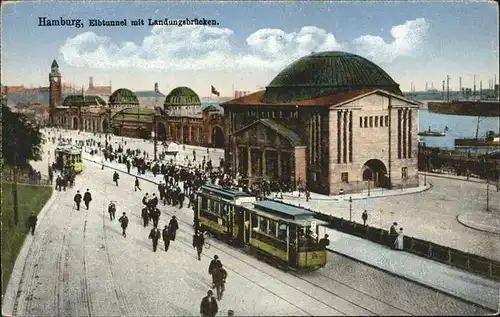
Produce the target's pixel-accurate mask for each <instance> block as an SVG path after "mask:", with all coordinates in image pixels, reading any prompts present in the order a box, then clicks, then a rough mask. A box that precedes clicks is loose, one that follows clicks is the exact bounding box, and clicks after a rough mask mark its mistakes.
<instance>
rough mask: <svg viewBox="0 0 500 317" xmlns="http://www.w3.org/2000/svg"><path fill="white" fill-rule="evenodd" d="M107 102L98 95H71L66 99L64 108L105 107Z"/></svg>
mask: <svg viewBox="0 0 500 317" xmlns="http://www.w3.org/2000/svg"><path fill="white" fill-rule="evenodd" d="M105 105H106V101H104V100H103V99H102V98H101V97H99V96H96V95H70V96H68V97H66V98H64V101H63V106H64V107H88V106H105Z"/></svg>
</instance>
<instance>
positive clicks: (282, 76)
mask: <svg viewBox="0 0 500 317" xmlns="http://www.w3.org/2000/svg"><path fill="white" fill-rule="evenodd" d="M369 88H374V89H384V90H387V91H390V92H392V93H395V94H398V95H402V92H401V90H400V89H399V85H398V84H397V83H396V82H395V81H394V80H393V79H392V78H391V76H389V75H388V74H387V73H386V72H385V71H384V70H383V69H382V68H380V67H379V66H377V65H376V64H374V63H373V62H371V61H369V60H367V59H366V58H363V57H361V56H358V55H355V54H350V53H345V52H321V53H313V54H310V55H307V56H304V57H302V58H300V59H299V60H297V61H295V62H293V63H292V64H290V65H289V66H288V67H286V68H285V69H284V70H282V71H281V72H280V73H279V74H278V76H276V77H275V78H274V79H273V81H271V83H270V84H269V86H267V87H266V92H265V93H264V96H263V98H262V101H263V102H272V103H275V102H290V101H299V100H305V99H313V98H318V97H322V96H327V95H330V94H332V93H335V92H341V91H347V90H352V89H369Z"/></svg>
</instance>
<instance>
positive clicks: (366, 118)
mask: <svg viewBox="0 0 500 317" xmlns="http://www.w3.org/2000/svg"><path fill="white" fill-rule="evenodd" d="M364 121H365V128H368V117H365V118H364Z"/></svg>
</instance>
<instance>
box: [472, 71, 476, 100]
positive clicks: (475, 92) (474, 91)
mask: <svg viewBox="0 0 500 317" xmlns="http://www.w3.org/2000/svg"><path fill="white" fill-rule="evenodd" d="M475 95H476V75H474V94H473V96H475Z"/></svg>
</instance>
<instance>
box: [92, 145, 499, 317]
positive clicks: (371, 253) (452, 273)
mask: <svg viewBox="0 0 500 317" xmlns="http://www.w3.org/2000/svg"><path fill="white" fill-rule="evenodd" d="M84 159H85V160H88V161H93V162H94V163H97V164H100V158H98V157H97V156H95V157H94V158H93V159H91V158H90V155H84ZM104 165H105V167H107V168H112V169H115V170H118V171H122V172H125V173H126V167H125V166H124V165H123V164H119V163H116V162H114V163H109V162H105V164H104ZM131 175H135V174H134V173H132V174H131ZM110 177H111V174H110ZM138 177H139V178H141V179H143V180H145V181H149V182H152V183H158V182H159V181H160V180H162V176H161V175H157V176H156V177H153V175H151V173H149V172H146V174H145V175H140V176H138ZM325 231H326V233H328V235H329V238H330V242H331V243H330V249H331V251H333V252H336V253H339V254H342V255H345V256H346V257H349V258H352V259H354V260H356V261H359V262H363V263H365V264H367V265H370V266H374V267H376V268H378V269H380V270H383V271H386V272H388V273H390V274H393V275H397V276H400V277H402V278H404V279H407V280H411V281H414V282H416V283H419V284H422V285H425V286H427V287H429V288H432V289H436V290H438V291H441V292H444V293H447V294H450V295H452V296H456V297H459V298H461V299H464V300H466V301H469V302H472V303H474V304H477V305H480V306H483V307H486V308H489V309H492V310H495V311H496V310H498V308H499V305H500V303H499V298H500V283H498V282H495V281H491V280H488V279H486V278H483V277H480V276H477V275H474V274H471V273H468V272H465V271H462V270H460V269H457V268H454V267H451V266H448V265H446V264H442V263H439V262H436V261H433V260H430V259H426V258H422V257H419V256H416V255H413V254H411V253H407V252H400V251H395V250H391V249H389V248H386V247H384V246H381V245H379V244H376V243H373V242H371V241H368V240H365V239H362V238H358V237H355V236H352V235H349V234H345V233H342V232H338V231H336V230H332V229H328V228H325ZM353 246H355V247H353Z"/></svg>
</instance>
